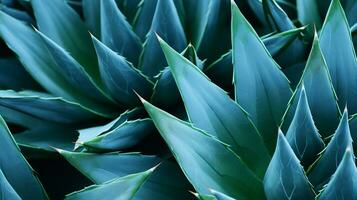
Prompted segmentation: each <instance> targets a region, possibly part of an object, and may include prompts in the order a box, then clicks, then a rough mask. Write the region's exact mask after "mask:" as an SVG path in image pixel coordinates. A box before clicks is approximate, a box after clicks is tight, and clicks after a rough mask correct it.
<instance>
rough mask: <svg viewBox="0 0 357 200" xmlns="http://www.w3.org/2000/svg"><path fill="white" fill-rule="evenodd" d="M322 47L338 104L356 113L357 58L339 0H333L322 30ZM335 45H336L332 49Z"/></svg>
mask: <svg viewBox="0 0 357 200" xmlns="http://www.w3.org/2000/svg"><path fill="white" fill-rule="evenodd" d="M320 41H321V50H322V53H323V55H324V57H325V59H326V63H327V66H328V68H329V71H330V74H331V78H332V83H333V86H334V88H335V90H336V93H337V97H338V100H339V101H338V103H339V106H340V108H341V109H342V108H343V107H344V106H345V105H346V104H347V105H348V108H349V111H350V112H351V113H356V112H357V104H356V103H355V99H356V98H357V89H356V88H357V59H356V54H355V51H354V47H353V43H352V40H351V33H350V29H349V25H348V22H347V19H346V16H345V13H344V11H343V8H342V6H341V4H340V2H339V0H333V1H332V2H331V6H330V8H329V11H328V13H327V16H326V19H325V23H324V25H323V27H322V30H321V32H320ZM331 47H334V48H331Z"/></svg>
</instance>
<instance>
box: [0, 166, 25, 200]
mask: <svg viewBox="0 0 357 200" xmlns="http://www.w3.org/2000/svg"><path fill="white" fill-rule="evenodd" d="M0 191H1V192H0V198H1V199H12V200H21V197H20V196H19V195H18V194H17V193H16V191H15V190H14V188H12V187H11V185H10V183H9V182H8V181H7V180H6V177H5V175H4V174H3V173H2V171H1V169H0Z"/></svg>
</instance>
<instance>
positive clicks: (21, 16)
mask: <svg viewBox="0 0 357 200" xmlns="http://www.w3.org/2000/svg"><path fill="white" fill-rule="evenodd" d="M0 10H1V11H3V12H5V13H7V14H8V15H11V16H12V17H14V18H16V19H18V20H21V21H24V22H27V23H33V22H34V20H33V19H32V17H31V16H30V15H29V14H28V13H27V12H26V11H22V10H18V9H15V8H11V7H7V6H5V5H0Z"/></svg>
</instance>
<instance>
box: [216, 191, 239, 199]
mask: <svg viewBox="0 0 357 200" xmlns="http://www.w3.org/2000/svg"><path fill="white" fill-rule="evenodd" d="M211 193H212V194H213V196H214V197H216V199H217V200H235V199H233V198H232V197H230V196H227V195H225V194H223V193H220V192H218V191H215V190H211Z"/></svg>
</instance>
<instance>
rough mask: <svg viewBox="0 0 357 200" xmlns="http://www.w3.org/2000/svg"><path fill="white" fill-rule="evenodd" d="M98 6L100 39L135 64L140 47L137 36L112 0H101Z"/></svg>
mask: <svg viewBox="0 0 357 200" xmlns="http://www.w3.org/2000/svg"><path fill="white" fill-rule="evenodd" d="M100 7H101V41H102V42H103V43H104V44H105V45H106V46H108V47H109V48H110V49H112V50H113V51H115V52H117V53H118V54H119V55H121V56H123V57H125V58H127V59H128V60H129V61H130V62H132V63H133V64H134V65H135V66H136V65H137V64H138V58H139V56H140V52H141V48H142V46H141V43H140V39H139V37H137V36H136V35H135V33H134V32H133V30H132V28H131V26H130V24H129V23H128V22H127V21H126V19H125V16H124V15H123V14H122V13H121V12H120V10H119V9H118V8H117V6H116V4H115V1H114V0H101V5H100ZM97 53H98V52H97Z"/></svg>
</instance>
